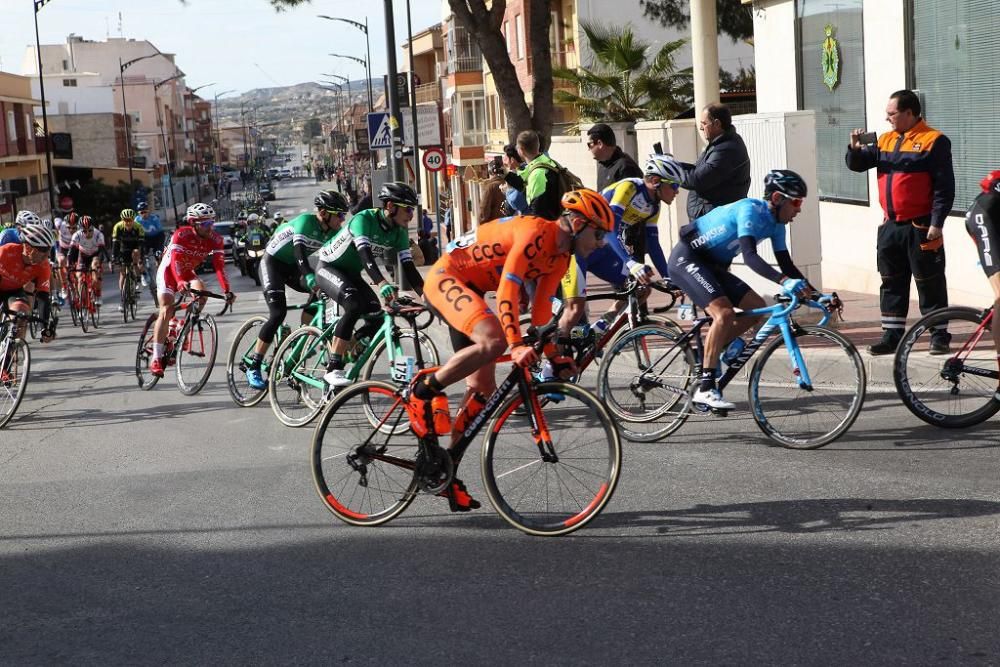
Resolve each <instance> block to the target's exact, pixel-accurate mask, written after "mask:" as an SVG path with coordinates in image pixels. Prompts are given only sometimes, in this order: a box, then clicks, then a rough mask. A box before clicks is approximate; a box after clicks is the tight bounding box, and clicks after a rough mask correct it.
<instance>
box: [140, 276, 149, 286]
mask: <svg viewBox="0 0 1000 667" xmlns="http://www.w3.org/2000/svg"><path fill="white" fill-rule="evenodd" d="M139 280H141V281H142V286H143V287H149V281H148V280H146V274H145V273H144V274H142V277H140V278H139Z"/></svg>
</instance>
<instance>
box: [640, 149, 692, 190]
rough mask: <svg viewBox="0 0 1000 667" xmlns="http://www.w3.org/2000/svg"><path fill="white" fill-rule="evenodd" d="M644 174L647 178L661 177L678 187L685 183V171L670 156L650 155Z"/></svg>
mask: <svg viewBox="0 0 1000 667" xmlns="http://www.w3.org/2000/svg"><path fill="white" fill-rule="evenodd" d="M643 172H644V174H645V175H646V176H659V177H660V178H662V179H663V180H665V181H668V182H670V183H677V184H678V185H680V184H681V183H683V182H684V170H683V169H682V168H681V166H680V165H679V164H677V161H676V160H675V159H674V156H673V155H670V154H664V155H650V156H649V160H647V161H646V168H645V169H644V170H643Z"/></svg>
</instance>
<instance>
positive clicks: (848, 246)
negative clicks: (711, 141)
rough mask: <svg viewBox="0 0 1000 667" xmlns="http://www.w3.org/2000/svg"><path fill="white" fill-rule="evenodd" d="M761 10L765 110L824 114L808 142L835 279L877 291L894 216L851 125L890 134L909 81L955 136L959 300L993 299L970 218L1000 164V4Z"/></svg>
mask: <svg viewBox="0 0 1000 667" xmlns="http://www.w3.org/2000/svg"><path fill="white" fill-rule="evenodd" d="M748 4H749V3H748ZM753 12H754V32H755V43H756V67H757V105H758V110H759V111H761V112H767V111H793V110H797V109H803V110H809V109H811V110H814V111H815V118H816V145H815V147H813V146H806V147H803V150H815V151H816V156H817V159H816V163H817V172H818V183H817V184H816V187H815V188H814V191H816V192H818V195H819V200H820V202H819V220H820V227H819V229H818V230H817V233H818V234H819V235H820V237H821V242H822V246H821V250H822V271H823V281H824V284H825V285H827V286H829V287H835V288H839V289H850V290H856V291H862V292H870V293H875V292H878V289H879V286H880V284H881V279H880V277H879V274H878V271H877V270H876V266H875V234H876V228H877V226H878V225H879V223H880V222H881V221H882V219H883V214H882V210H881V208H880V206H879V201H878V186H877V183H876V177H875V171H874V170H872V171H870V172H868V173H867V174H855V173H853V172H850V171H848V170H847V167H846V166H845V162H844V155H845V152H846V150H847V143H848V134H849V132H850V130H851V128H855V127H862V128H867V129H868V130H870V131H875V132H878V133H882V132H885V131H887V130H888V129H889V126H888V123H887V121H886V118H885V106H886V103H887V102H888V98H889V96H890V95H891V94H892V93H893V92H894V91H896V90H899V89H901V88H910V89H915V90H918V91H919V93H920V95H921V97H922V101H923V108H924V117H925V118H926V120H927V122H928V124H929V125H931V126H932V127H934V128H936V129H938V130H941V131H942V132H944V133H945V134H946V135H947V136H948V137H949V138H950V139H951V142H952V157H953V160H954V168H955V181H956V197H955V203H954V207H953V209H954V214H953V216H952V217H949V218H948V221H947V222H946V223H945V226H944V235H945V244H946V245H945V247H946V249H947V277H948V288H949V292H950V297H951V299H952V301H953V302H955V303H964V304H975V305H983V304H985V303H987V302H988V301H992V294H991V292H990V290H989V287H988V285H987V283H986V280H985V279H984V277H983V274H982V271H981V269H980V268H979V266H978V258H977V255H976V252H975V247H974V246H973V244H972V243H970V242H969V241H968V240H967V239H966V232H965V227H964V222H963V220H962V217H961V216H962V215H964V211H965V209H966V207H968V205H969V203H970V202H971V201H972V199H973V197H974V196H975V194H976V193H977V192H978V183H979V181H980V180H981V179H982V178H983V176H985V175H986V173H988V172H989V171H990V170H992V169H997V168H1000V136H998V134H997V132H996V131H995V127H994V125H995V118H996V114H997V109H998V108H1000V77H998V76H997V73H996V61H997V54H1000V30H998V28H1000V3H997V2H993V1H990V0H935V1H933V2H931V1H930V0H837V2H830V1H829V0H755V1H754V2H753ZM827 27H829V28H830V29H831V30H830V33H831V36H832V38H833V39H835V40H837V46H836V55H837V58H836V59H837V61H838V72H837V76H836V82H835V85H834V86H833V87H832V90H831V89H830V88H829V87H828V86H826V85H825V84H824V81H823V77H824V71H823V57H824V49H823V42H824V41H825V40H826V32H827V30H826V29H827ZM749 148H750V150H751V151H753V150H754V147H753V146H749ZM793 224H795V223H793ZM912 294H913V295H914V296H915V292H912ZM912 315H913V314H911V317H912Z"/></svg>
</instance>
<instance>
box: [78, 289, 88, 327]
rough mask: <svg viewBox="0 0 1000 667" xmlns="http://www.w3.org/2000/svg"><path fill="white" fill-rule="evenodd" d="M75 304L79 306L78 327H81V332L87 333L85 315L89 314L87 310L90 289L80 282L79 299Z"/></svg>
mask: <svg viewBox="0 0 1000 667" xmlns="http://www.w3.org/2000/svg"><path fill="white" fill-rule="evenodd" d="M77 304H78V306H79V311H78V315H79V317H80V328H81V329H83V333H87V317H88V316H89V313H88V312H87V311H89V310H90V290H88V289H87V288H86V287H85V286H84V285H83V284H82V283H81V284H80V299H79V301H78V302H77Z"/></svg>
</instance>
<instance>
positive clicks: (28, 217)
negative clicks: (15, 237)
mask: <svg viewBox="0 0 1000 667" xmlns="http://www.w3.org/2000/svg"><path fill="white" fill-rule="evenodd" d="M40 224H42V219H41V218H39V217H38V216H37V215H36V214H34V213H32V212H31V211H18V212H17V218H15V219H14V226H15V227H26V226H28V225H40Z"/></svg>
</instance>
